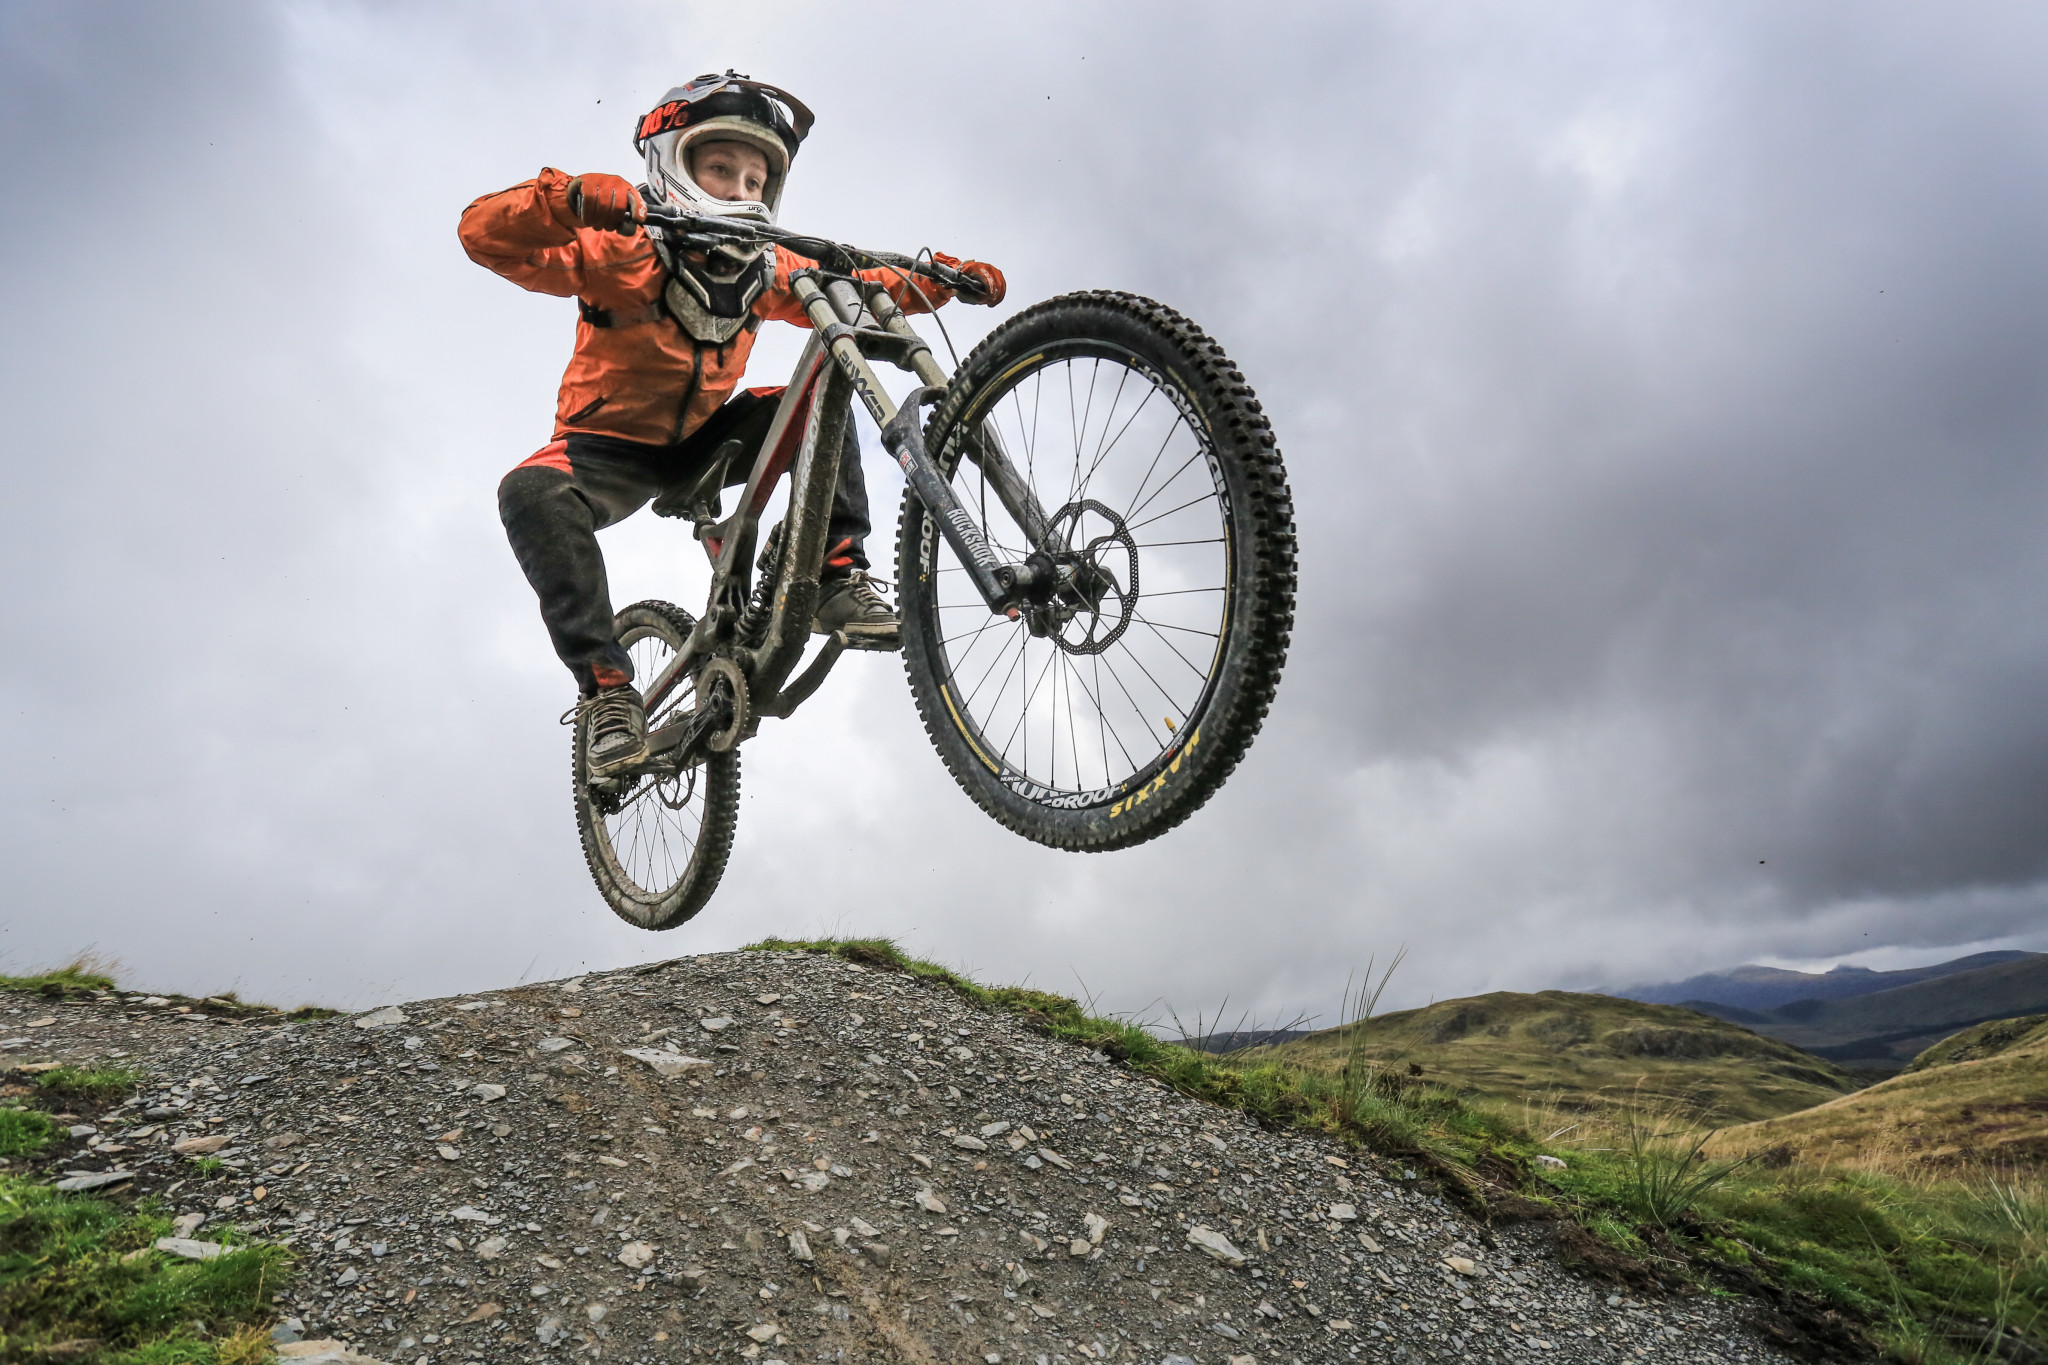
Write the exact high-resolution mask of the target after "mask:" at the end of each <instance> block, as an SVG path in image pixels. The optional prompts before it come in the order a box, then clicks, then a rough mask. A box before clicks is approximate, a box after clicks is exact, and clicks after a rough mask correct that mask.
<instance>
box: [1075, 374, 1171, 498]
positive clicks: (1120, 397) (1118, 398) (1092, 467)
mask: <svg viewBox="0 0 2048 1365" xmlns="http://www.w3.org/2000/svg"><path fill="white" fill-rule="evenodd" d="M1095 363H1096V364H1097V365H1100V364H1101V363H1102V362H1101V361H1099V360H1098V361H1096V362H1095ZM1117 370H1118V372H1119V373H1118V375H1117V381H1116V393H1115V394H1114V395H1113V396H1112V397H1111V398H1110V400H1109V415H1108V416H1106V417H1104V418H1103V419H1102V434H1101V435H1100V436H1098V437H1096V438H1095V454H1094V457H1093V458H1092V459H1090V460H1089V462H1088V472H1087V473H1086V474H1081V473H1079V464H1080V459H1079V457H1080V452H1079V451H1075V452H1074V454H1075V465H1076V477H1075V479H1074V482H1073V484H1072V485H1071V486H1070V487H1069V488H1068V489H1067V501H1068V502H1073V501H1074V500H1075V499H1077V498H1079V497H1080V496H1081V492H1082V490H1083V489H1085V488H1086V487H1087V486H1088V483H1089V480H1091V479H1093V478H1094V477H1095V471H1096V470H1098V469H1100V468H1102V461H1103V459H1104V457H1106V456H1107V455H1108V454H1109V449H1105V448H1104V446H1103V442H1105V441H1109V428H1110V424H1111V423H1112V422H1114V421H1116V409H1117V405H1118V404H1119V403H1121V402H1123V401H1124V385H1125V384H1126V383H1128V382H1129V380H1130V377H1131V367H1130V366H1128V365H1119V366H1117ZM1157 392H1159V386H1158V385H1156V384H1155V385H1153V386H1152V387H1151V388H1150V389H1147V390H1146V391H1145V398H1144V401H1143V402H1141V403H1139V404H1138V407H1137V411H1136V412H1133V413H1132V414H1131V416H1130V420H1129V421H1126V422H1125V423H1124V424H1123V425H1122V426H1121V427H1119V428H1117V433H1116V435H1117V440H1119V441H1120V440H1122V439H1123V434H1124V433H1125V432H1126V431H1129V430H1130V429H1131V422H1135V421H1137V420H1138V414H1139V413H1141V412H1143V411H1144V410H1145V404H1146V403H1150V402H1151V401H1152V395H1153V394H1155V393H1157ZM1115 445H1116V442H1115V441H1110V443H1109V448H1110V449H1114V448H1115Z"/></svg>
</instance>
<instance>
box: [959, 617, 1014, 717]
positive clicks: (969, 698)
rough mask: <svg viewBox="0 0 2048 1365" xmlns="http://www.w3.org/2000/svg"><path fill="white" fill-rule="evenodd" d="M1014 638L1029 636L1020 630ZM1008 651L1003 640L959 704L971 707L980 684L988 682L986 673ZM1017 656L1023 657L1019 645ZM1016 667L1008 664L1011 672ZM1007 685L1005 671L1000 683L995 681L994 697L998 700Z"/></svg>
mask: <svg viewBox="0 0 2048 1365" xmlns="http://www.w3.org/2000/svg"><path fill="white" fill-rule="evenodd" d="M1014 638H1017V639H1026V638H1029V637H1027V636H1025V635H1023V634H1022V633H1021V632H1019V634H1018V635H1017V636H1016V637H1014ZM1009 652H1010V646H1009V644H1008V643H1007V642H1005V643H1004V645H1003V647H1002V648H1001V649H1000V650H997V651H996V657H995V658H994V659H992V660H990V661H989V666H988V667H987V668H986V669H984V670H982V674H981V680H980V681H979V682H977V683H975V684H974V690H973V691H972V692H969V693H968V694H967V700H965V701H963V702H961V703H960V704H961V705H962V706H963V707H969V708H971V707H972V706H973V705H974V699H975V698H976V697H978V696H980V695H981V689H982V686H983V685H984V684H986V683H987V682H988V675H989V674H991V673H993V672H995V671H996V665H997V664H999V663H1001V662H1002V661H1003V655H1005V654H1007V653H1009ZM1017 657H1018V658H1019V659H1021V658H1023V657H1024V651H1023V649H1022V648H1021V647H1020V648H1019V649H1018V650H1017ZM1016 668H1017V665H1016V664H1014V663H1012V664H1011V665H1010V670H1011V672H1015V671H1016ZM1009 685H1010V674H1009V673H1005V674H1003V680H1002V681H1001V682H1000V683H997V684H996V698H997V699H998V700H1001V698H1002V695H1003V689H1004V688H1006V687H1008V686H1009ZM977 723H979V722H977Z"/></svg>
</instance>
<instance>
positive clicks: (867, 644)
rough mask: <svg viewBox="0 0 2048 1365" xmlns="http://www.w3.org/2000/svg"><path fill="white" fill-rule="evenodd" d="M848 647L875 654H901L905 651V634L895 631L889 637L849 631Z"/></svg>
mask: <svg viewBox="0 0 2048 1365" xmlns="http://www.w3.org/2000/svg"><path fill="white" fill-rule="evenodd" d="M844 633H845V635H846V647H847V648H848V649H863V650H867V651H868V652H870V653H874V654H900V653H902V651H903V632H902V631H900V630H899V631H894V632H892V633H890V634H888V635H857V634H855V633H854V632H852V631H850V630H848V631H845V632H844Z"/></svg>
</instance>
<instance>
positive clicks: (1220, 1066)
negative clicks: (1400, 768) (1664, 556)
mask: <svg viewBox="0 0 2048 1365" xmlns="http://www.w3.org/2000/svg"><path fill="white" fill-rule="evenodd" d="M749 946H750V947H751V948H754V949H759V950H765V951H791V950H797V951H808V952H821V953H830V954H833V955H835V956H838V957H842V958H846V959H848V960H850V961H854V962H859V963H863V964H866V965H870V966H877V967H884V968H889V969H893V970H896V971H901V972H904V973H907V974H908V975H910V976H912V977H915V978H918V979H920V980H924V981H926V982H928V983H930V984H931V985H933V986H936V987H942V988H945V989H949V990H952V991H955V992H957V993H959V994H960V995H962V996H964V997H966V998H967V999H969V1000H972V1001H974V1002H976V1003H978V1004H981V1005H983V1006H985V1007H987V1008H989V1009H993V1010H1001V1011H1005V1012H1008V1013H1012V1014H1018V1015H1021V1016H1023V1017H1024V1019H1025V1020H1026V1022H1027V1023H1029V1024H1030V1025H1031V1026H1032V1027H1034V1028H1036V1029H1038V1030H1039V1031H1041V1032H1043V1033H1046V1034H1049V1035H1050V1036H1052V1037H1055V1038H1059V1039H1062V1040H1065V1041H1067V1042H1071V1043H1075V1044H1078V1045H1081V1046H1085V1047H1091V1048H1095V1049H1097V1050H1099V1051H1102V1052H1106V1053H1109V1054H1110V1055H1112V1056H1114V1057H1117V1058H1118V1059H1119V1060H1123V1061H1125V1062H1127V1063H1128V1065H1129V1066H1130V1067H1131V1069H1132V1070H1134V1071H1136V1072H1138V1073H1140V1074H1143V1075H1147V1076H1151V1077H1153V1078H1155V1079H1157V1080H1158V1081H1160V1082H1161V1083H1162V1084H1165V1085H1167V1086H1170V1087H1171V1088H1173V1089H1175V1090H1177V1091H1180V1092H1181V1093H1183V1094H1186V1095H1190V1096H1193V1097H1195V1098H1198V1099H1202V1100H1205V1101H1208V1102H1210V1103H1213V1104H1218V1105H1222V1106H1225V1107H1228V1108H1232V1109H1238V1110H1242V1111H1243V1112H1245V1113H1247V1114H1249V1115H1251V1116H1252V1117H1253V1118H1255V1119H1257V1120H1258V1121H1260V1122H1261V1123H1262V1124H1265V1125H1266V1126H1268V1127H1271V1128H1280V1129H1295V1130H1302V1131H1308V1132H1318V1133H1325V1134H1330V1135H1332V1136H1335V1137H1337V1138H1339V1139H1341V1140H1343V1141H1346V1142H1348V1143H1351V1144H1352V1145H1355V1146H1357V1147H1360V1148H1362V1149H1365V1150H1367V1151H1369V1152H1373V1153H1376V1154H1378V1155H1380V1156H1382V1157H1390V1158H1393V1159H1394V1160H1395V1161H1396V1162H1398V1163H1400V1164H1402V1165H1407V1166H1413V1167H1416V1168H1418V1169H1421V1170H1422V1171H1423V1172H1424V1173H1425V1175H1427V1176H1429V1177H1432V1178H1434V1179H1435V1180H1436V1181H1438V1182H1440V1183H1441V1185H1442V1187H1443V1188H1444V1191H1445V1193H1446V1195H1447V1196H1449V1197H1451V1198H1454V1199H1455V1200H1457V1201H1458V1202H1461V1203H1464V1204H1466V1205H1467V1206H1468V1207H1472V1208H1474V1209H1476V1210H1478V1209H1485V1208H1486V1207H1487V1206H1488V1205H1489V1204H1490V1205H1492V1206H1493V1207H1494V1208H1495V1209H1496V1210H1499V1209H1501V1208H1502V1207H1503V1206H1504V1205H1505V1204H1506V1203H1507V1201H1508V1200H1510V1199H1513V1200H1515V1201H1519V1211H1520V1212H1522V1213H1524V1214H1527V1213H1529V1212H1532V1211H1536V1212H1540V1211H1541V1210H1542V1208H1546V1207H1547V1209H1548V1210H1549V1211H1550V1212H1551V1213H1553V1214H1555V1215H1557V1216H1560V1217H1563V1218H1565V1219H1567V1220H1568V1221H1569V1222H1571V1223H1575V1224H1576V1225H1577V1226H1578V1227H1580V1228H1583V1229H1585V1230H1586V1232H1589V1233H1591V1234H1592V1237H1593V1238H1594V1239H1597V1243H1595V1244H1594V1245H1598V1244H1604V1245H1605V1246H1606V1247H1607V1248H1609V1249H1611V1251H1613V1252H1616V1253H1620V1256H1621V1259H1620V1260H1618V1261H1616V1262H1614V1263H1613V1264H1612V1265H1610V1268H1611V1269H1615V1270H1617V1272H1618V1273H1622V1274H1626V1275H1631V1276H1633V1277H1634V1279H1635V1280H1636V1282H1639V1283H1641V1282H1647V1281H1648V1280H1651V1279H1659V1280H1663V1281H1665V1282H1672V1281H1683V1282H1689V1283H1690V1284H1692V1285H1694V1286H1696V1287H1699V1288H1704V1289H1707V1290H1709V1291H1710V1292H1726V1289H1727V1286H1729V1285H1733V1286H1736V1287H1738V1288H1742V1289H1744V1290H1745V1291H1750V1292H1757V1293H1761V1294H1763V1295H1764V1296H1766V1297H1767V1298H1770V1299H1772V1300H1773V1301H1774V1302H1776V1304H1777V1305H1778V1306H1779V1308H1780V1309H1781V1310H1783V1311H1784V1312H1785V1313H1786V1315H1787V1316H1788V1317H1789V1318H1791V1319H1793V1320H1795V1321H1800V1322H1805V1323H1809V1324H1811V1323H1816V1322H1818V1323H1820V1324H1821V1326H1820V1327H1818V1328H1815V1329H1813V1330H1816V1331H1821V1332H1828V1331H1832V1332H1835V1333H1837V1334H1839V1335H1838V1339H1837V1343H1836V1344H1837V1347H1838V1349H1842V1350H1846V1351H1848V1352H1849V1353H1852V1354H1853V1353H1856V1352H1857V1351H1858V1350H1867V1349H1868V1346H1867V1343H1875V1344H1876V1345H1877V1346H1878V1347H1880V1348H1881V1349H1882V1350H1883V1351H1884V1353H1885V1354H1886V1355H1887V1356H1888V1357H1889V1358H1891V1359H1894V1360H1899V1361H1903V1362H1908V1363H1909V1365H1964V1363H1965V1362H1976V1361H1983V1360H1989V1359H1995V1358H1997V1357H1998V1354H1999V1352H1998V1341H1999V1338H2000V1334H2013V1333H2017V1334H2018V1335H2019V1336H2020V1337H2021V1338H2023V1339H2024V1340H2025V1341H2027V1342H2028V1343H2029V1344H2031V1345H2032V1346H2034V1347H2035V1348H2036V1349H2040V1348H2041V1347H2042V1344H2043V1343H2044V1341H2048V1184H2044V1183H2043V1182H2042V1181H2041V1180H2038V1179H2035V1178H2032V1177H2026V1176H2018V1175H2010V1174H2008V1175H2004V1176H2000V1177H1997V1178H1993V1177H1990V1176H1987V1175H1983V1174H1981V1173H1967V1174H1965V1173H1958V1174H1954V1175H1951V1176H1948V1177H1943V1178H1932V1177H1924V1178H1912V1177H1909V1176H1906V1175H1897V1176H1893V1175H1883V1174H1877V1173H1871V1172H1859V1171H1847V1170H1841V1169H1815V1168H1812V1167H1805V1166H1790V1167H1774V1166H1771V1165H1769V1164H1766V1162H1764V1161H1761V1160H1753V1161H1740V1160H1733V1159H1728V1158H1722V1159H1718V1160H1717V1159H1716V1158H1714V1157H1713V1156H1712V1155H1711V1154H1710V1151H1709V1149H1708V1148H1707V1144H1706V1143H1705V1141H1704V1135H1705V1128H1704V1125H1701V1124H1698V1123H1693V1122H1684V1121H1680V1122H1676V1123H1674V1122H1670V1121H1669V1104H1668V1099H1667V1098H1666V1097H1661V1096H1655V1095H1653V1096H1649V1097H1646V1100H1645V1104H1646V1105H1648V1106H1649V1107H1651V1108H1655V1107H1656V1106H1658V1105H1660V1104H1661V1105H1663V1106H1664V1109H1665V1112H1664V1115H1663V1117H1664V1118H1665V1120H1666V1121H1664V1122H1656V1123H1654V1126H1653V1119H1654V1116H1652V1115H1646V1114H1645V1113H1644V1112H1642V1111H1641V1110H1640V1109H1628V1108H1626V1107H1620V1106H1616V1107H1611V1108H1609V1109H1607V1110H1604V1111H1601V1112H1598V1113H1595V1114H1593V1115H1591V1116H1588V1115H1585V1114H1563V1115H1560V1114H1559V1113H1558V1112H1557V1111H1556V1110H1555V1109H1554V1108H1548V1107H1542V1106H1539V1105H1537V1104H1532V1103H1525V1104H1523V1105H1521V1106H1519V1107H1517V1106H1515V1105H1513V1104H1511V1103H1505V1102H1502V1101H1500V1100H1499V1099H1494V1100H1491V1101H1489V1100H1487V1099H1484V1098H1478V1099H1475V1098H1474V1097H1471V1096H1468V1095H1461V1094H1459V1093H1457V1091H1455V1090H1454V1089H1451V1088H1448V1087H1445V1086H1440V1085H1436V1084H1432V1083H1430V1082H1429V1081H1428V1080H1426V1079H1420V1078H1417V1077H1414V1076H1411V1075H1409V1074H1408V1072H1407V1068H1406V1066H1405V1065H1403V1066H1400V1067H1396V1066H1394V1065H1392V1064H1390V1063H1389V1062H1387V1061H1386V1060H1384V1059H1377V1058H1375V1056H1374V1055H1373V1054H1372V1052H1371V1050H1370V1046H1369V1044H1368V1043H1367V1042H1366V1041H1365V1040H1367V1039H1368V1038H1370V1037H1371V1034H1370V1031H1369V1030H1367V1029H1363V1028H1359V1029H1355V1030H1354V1031H1353V1035H1352V1042H1351V1043H1350V1044H1349V1047H1350V1051H1349V1054H1348V1055H1345V1056H1340V1057H1337V1058H1335V1059H1334V1061H1333V1060H1332V1059H1330V1058H1324V1059H1321V1061H1319V1062H1318V1064H1317V1065H1315V1066H1313V1067H1306V1066H1303V1065H1300V1064H1298V1063H1295V1062H1291V1061H1289V1060H1287V1058H1286V1056H1285V1051H1284V1049H1279V1050H1276V1049H1255V1050H1252V1051H1250V1052H1246V1053H1240V1054H1235V1055H1232V1056H1222V1057H1219V1056H1213V1055H1209V1054H1204V1053H1198V1052H1194V1051H1191V1050H1189V1049H1187V1048H1183V1047H1180V1046H1177V1045H1175V1044H1172V1043H1168V1042H1165V1041H1162V1040H1161V1039H1158V1038H1156V1037H1154V1036H1153V1035H1152V1034H1150V1033H1148V1032H1146V1031H1145V1030H1144V1029H1143V1028H1140V1027H1138V1026H1136V1025H1134V1024H1132V1023H1130V1022H1129V1021H1127V1020H1119V1019H1110V1018H1102V1017H1099V1016H1096V1015H1093V1014H1091V1013H1089V1012H1088V1011H1087V1010H1085V1009H1084V1008H1083V1007H1082V1006H1081V1005H1080V1004H1078V1003H1077V1002H1075V1001H1073V1000H1070V999H1067V998H1066V997H1063V996H1058V995H1052V994H1049V993H1047V992H1043V991H1033V990H1026V989H1022V988H1018V987H988V986H983V985H980V984H978V983H976V982H974V981H971V980H969V979H968V978H966V977H964V976H961V975H960V974H959V973H956V972H954V971H951V970H950V969H948V968H946V967H942V966H940V965H938V964H936V963H931V962H924V961H920V960H918V959H915V958H911V957H909V956H907V955H905V954H904V953H903V952H902V951H901V950H899V949H898V948H897V947H896V945H895V944H894V943H892V942H890V941H889V940H886V939H820V940H809V941H794V940H788V939H767V940H764V941H762V942H760V943H756V944H751V945H749ZM1380 985H1381V986H1382V987H1384V985H1385V981H1384V978H1382V980H1381V982H1380ZM1376 1000H1377V990H1374V991H1370V992H1368V991H1365V990H1361V991H1360V992H1359V995H1358V998H1357V999H1356V1000H1353V1001H1347V1004H1346V1013H1347V1016H1349V1022H1350V1023H1352V1024H1357V1023H1360V1022H1363V1021H1366V1020H1368V1019H1370V1016H1371V1010H1372V1006H1373V1004H1374V1003H1375V1002H1376ZM1373 1022H1375V1023H1376V1022H1377V1021H1373ZM1631 1134H1633V1136H1631ZM1538 1155H1547V1156H1557V1157H1561V1158H1562V1159H1564V1160H1565V1161H1566V1163H1567V1165H1566V1167H1565V1169H1563V1170H1549V1169H1545V1168H1542V1167H1540V1166H1539V1165H1537V1164H1536V1163H1535V1161H1534V1158H1535V1157H1537V1156H1538ZM1532 1206H1534V1207H1532ZM1580 1241H1581V1244H1582V1245H1583V1244H1586V1242H1587V1239H1584V1238H1583V1237H1582V1238H1581V1239H1580ZM1627 1258H1635V1259H1634V1261H1633V1263H1632V1264H1631V1262H1630V1261H1629V1260H1628V1259H1627ZM1829 1313H1834V1314H1840V1315H1843V1316H1844V1317H1846V1318H1847V1319H1848V1326H1847V1327H1846V1328H1843V1327H1841V1326H1832V1327H1831V1326H1829V1325H1828V1323H1829V1321H1830V1320H1829V1319H1828V1318H1827V1317H1826V1315H1827V1314H1829ZM1845 1342H1846V1344H1844V1343H1845Z"/></svg>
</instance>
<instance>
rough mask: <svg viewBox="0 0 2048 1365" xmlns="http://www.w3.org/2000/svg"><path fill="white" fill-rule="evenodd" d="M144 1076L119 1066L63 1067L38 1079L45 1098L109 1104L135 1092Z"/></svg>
mask: <svg viewBox="0 0 2048 1365" xmlns="http://www.w3.org/2000/svg"><path fill="white" fill-rule="evenodd" d="M141 1080H142V1073H140V1072H137V1071H130V1070H127V1069H126V1068H125V1067H118V1066H90V1067H77V1066H60V1067H58V1068H57V1069H56V1070H55V1071H45V1072H44V1073H43V1074H42V1075H40V1076H38V1077H36V1089H37V1090H38V1091H40V1092H41V1093H42V1094H43V1095H44V1096H45V1097H47V1098H49V1099H52V1100H58V1101H68V1102H80V1101H82V1102H85V1103H90V1104H105V1103H107V1102H108V1101H110V1100H116V1099H119V1098H120V1097H121V1096H123V1095H125V1094H127V1093H128V1092H129V1091H131V1090H133V1089H134V1088H135V1086H136V1085H137V1083H138V1082H140V1081H141Z"/></svg>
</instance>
